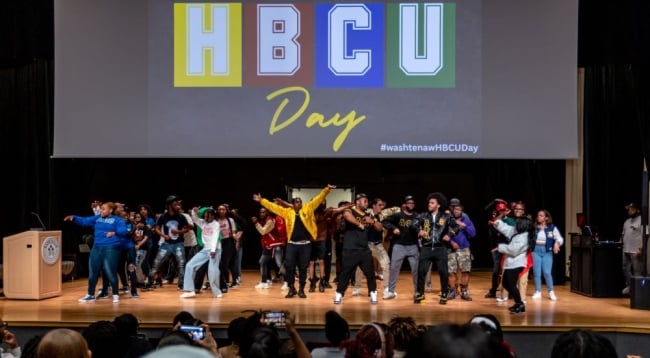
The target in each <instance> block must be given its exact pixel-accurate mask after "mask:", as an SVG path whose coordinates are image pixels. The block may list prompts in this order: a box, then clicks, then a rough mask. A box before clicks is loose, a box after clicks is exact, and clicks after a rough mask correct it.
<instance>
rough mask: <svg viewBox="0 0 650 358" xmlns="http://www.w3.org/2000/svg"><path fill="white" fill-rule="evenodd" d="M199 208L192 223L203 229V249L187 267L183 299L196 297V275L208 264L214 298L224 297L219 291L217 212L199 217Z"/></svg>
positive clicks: (219, 241) (194, 209) (195, 209)
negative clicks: (202, 217)
mask: <svg viewBox="0 0 650 358" xmlns="http://www.w3.org/2000/svg"><path fill="white" fill-rule="evenodd" d="M198 211H199V208H198V207H195V208H193V209H192V221H193V222H194V224H195V225H197V226H198V227H200V228H201V238H202V239H203V249H202V250H201V251H199V252H197V253H196V254H195V255H194V256H192V258H191V259H190V261H189V262H188V263H187V264H186V265H185V278H184V280H183V291H185V292H184V293H183V294H182V295H181V298H190V297H194V296H196V292H195V287H194V277H193V276H194V273H195V272H196V271H197V270H198V269H199V268H200V267H201V266H203V265H204V264H205V263H206V262H209V263H208V281H209V282H210V289H211V290H212V295H213V296H214V297H222V296H223V293H222V292H221V290H220V289H219V277H220V272H219V262H220V261H221V231H220V230H219V223H218V222H217V221H216V220H214V218H215V217H216V212H215V211H214V209H208V210H207V211H206V212H205V214H204V218H205V219H201V218H199V217H198V216H197V213H198Z"/></svg>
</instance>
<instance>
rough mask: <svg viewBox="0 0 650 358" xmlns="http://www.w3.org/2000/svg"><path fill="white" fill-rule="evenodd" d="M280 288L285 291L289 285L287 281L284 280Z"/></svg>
mask: <svg viewBox="0 0 650 358" xmlns="http://www.w3.org/2000/svg"><path fill="white" fill-rule="evenodd" d="M280 289H281V290H282V291H286V290H288V289H289V285H287V281H284V283H283V284H282V287H280Z"/></svg>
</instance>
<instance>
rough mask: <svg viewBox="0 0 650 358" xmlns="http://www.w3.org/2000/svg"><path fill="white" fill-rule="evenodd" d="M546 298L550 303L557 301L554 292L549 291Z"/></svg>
mask: <svg viewBox="0 0 650 358" xmlns="http://www.w3.org/2000/svg"><path fill="white" fill-rule="evenodd" d="M548 298H550V299H551V301H557V296H556V295H555V292H554V291H549V293H548Z"/></svg>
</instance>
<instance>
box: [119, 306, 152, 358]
mask: <svg viewBox="0 0 650 358" xmlns="http://www.w3.org/2000/svg"><path fill="white" fill-rule="evenodd" d="M113 325H114V326H115V329H116V330H117V337H118V339H119V342H120V347H121V349H120V351H121V352H122V355H123V357H124V358H136V357H141V356H143V355H145V354H146V353H148V352H150V351H152V350H153V346H152V345H151V343H149V339H147V337H146V336H143V335H140V334H138V326H139V323H138V319H137V318H136V317H135V316H134V315H132V314H130V313H124V314H122V315H119V316H117V317H115V319H114V320H113Z"/></svg>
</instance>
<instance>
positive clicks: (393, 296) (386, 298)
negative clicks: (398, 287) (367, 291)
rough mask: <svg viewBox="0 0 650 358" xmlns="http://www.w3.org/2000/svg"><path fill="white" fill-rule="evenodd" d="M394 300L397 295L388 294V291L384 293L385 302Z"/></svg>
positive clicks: (393, 293)
mask: <svg viewBox="0 0 650 358" xmlns="http://www.w3.org/2000/svg"><path fill="white" fill-rule="evenodd" d="M394 298H397V294H396V293H395V292H390V291H386V292H384V299H385V300H392V299H394Z"/></svg>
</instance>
